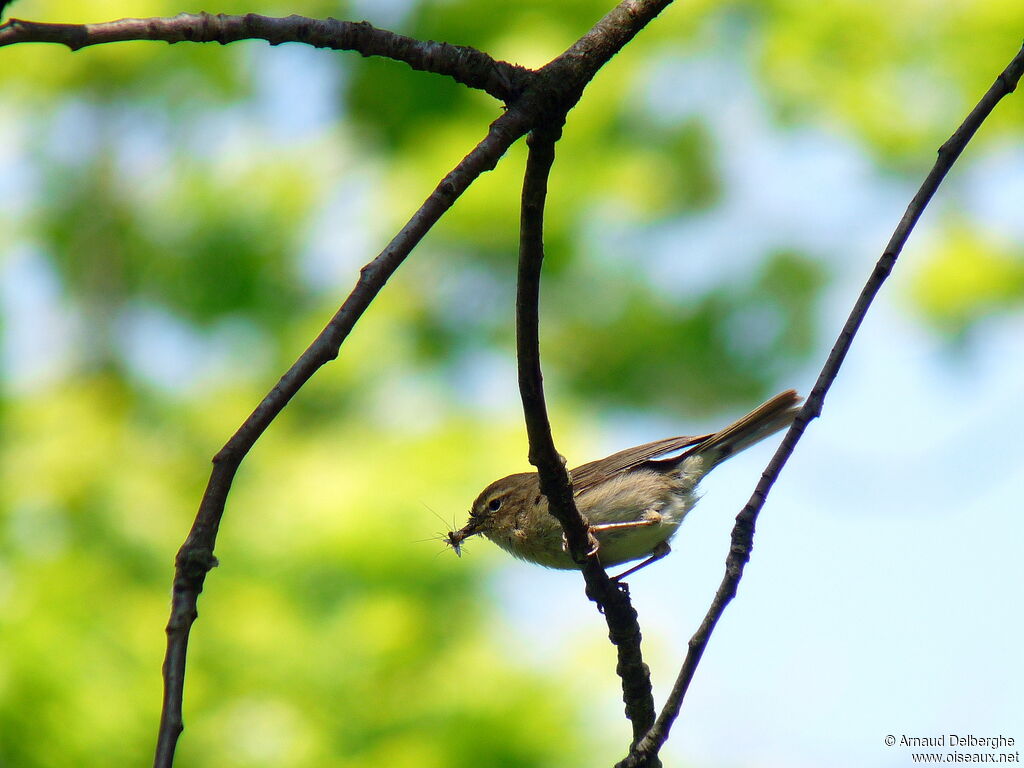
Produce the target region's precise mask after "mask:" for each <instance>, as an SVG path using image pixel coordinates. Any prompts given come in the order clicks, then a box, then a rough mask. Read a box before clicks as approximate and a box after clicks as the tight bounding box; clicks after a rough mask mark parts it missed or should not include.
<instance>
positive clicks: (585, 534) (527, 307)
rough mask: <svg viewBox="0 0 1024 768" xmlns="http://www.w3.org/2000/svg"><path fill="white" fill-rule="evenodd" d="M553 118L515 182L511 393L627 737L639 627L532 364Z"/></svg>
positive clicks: (638, 724)
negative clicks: (606, 654)
mask: <svg viewBox="0 0 1024 768" xmlns="http://www.w3.org/2000/svg"><path fill="white" fill-rule="evenodd" d="M560 135H561V123H558V124H556V125H551V124H546V125H544V126H541V127H537V128H534V130H533V131H532V132H531V133H530V135H529V137H528V138H527V144H528V145H529V148H530V151H529V155H528V157H527V161H526V175H525V178H524V181H523V198H522V218H521V222H520V229H519V280H518V284H517V290H516V356H517V358H518V362H519V391H520V394H521V396H522V400H523V414H524V416H525V419H526V431H527V434H528V436H529V439H530V463H531V464H533V465H534V466H535V467H537V475H538V477H539V479H540V490H541V493H543V494H544V495H545V496H546V497H547V499H548V504H549V508H550V510H551V514H552V515H553V516H554V517H555V518H557V519H558V521H559V522H560V523H561V524H562V528H563V529H564V531H565V537H566V541H567V542H568V546H569V552H570V554H571V555H572V558H573V560H575V561H576V562H577V563H579V564H580V566H581V568H582V569H583V577H584V579H585V580H586V584H587V596H588V597H589V598H590V599H591V600H593V601H594V602H595V603H597V605H598V607H599V608H600V609H601V611H602V612H603V613H604V617H605V621H606V622H607V623H608V636H609V638H610V639H611V641H612V643H613V644H614V645H615V648H616V651H617V653H618V657H619V663H618V665H617V667H616V671H617V672H618V674H619V676H620V677H621V678H622V698H623V701H624V702H625V705H626V717H628V718H629V720H630V722H631V723H632V725H633V742H634V743H635V742H636V741H637V740H638V739H639V738H640V737H641V736H643V735H644V734H645V733H647V731H648V729H649V728H650V727H651V725H653V723H654V697H653V694H652V691H651V674H650V670H649V669H648V668H647V665H646V664H644V661H643V656H642V655H641V651H640V639H641V636H640V625H639V623H638V621H637V614H636V610H634V609H633V606H632V604H631V603H630V600H629V595H628V594H627V593H626V592H625V591H624V590H623V589H620V588H619V587H618V586H617V585H616V584H615V583H614V582H612V581H611V580H610V579H609V578H608V574H607V573H605V570H604V568H603V567H602V566H601V563H600V560H599V559H598V554H597V548H596V547H595V546H594V543H595V542H594V539H593V537H592V536H591V534H590V529H589V527H588V525H587V521H586V520H584V518H583V516H582V515H581V514H580V512H579V510H578V509H577V508H576V502H575V500H574V499H573V491H572V480H571V478H570V477H569V473H568V472H567V471H566V469H565V459H564V458H562V456H560V455H559V453H558V451H557V450H556V449H555V443H554V439H553V438H552V436H551V423H550V421H549V420H548V412H547V406H546V404H545V402H544V382H543V376H542V375H541V366H540V338H539V336H540V334H539V325H540V322H539V303H540V274H541V267H542V265H543V262H544V202H545V198H546V196H547V182H548V175H549V173H550V171H551V164H552V163H553V162H554V159H555V142H556V141H557V140H558V138H559V136H560Z"/></svg>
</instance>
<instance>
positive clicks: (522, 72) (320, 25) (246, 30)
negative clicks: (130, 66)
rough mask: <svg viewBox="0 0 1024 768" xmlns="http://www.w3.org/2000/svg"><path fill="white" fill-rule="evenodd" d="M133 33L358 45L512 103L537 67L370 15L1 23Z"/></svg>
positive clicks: (79, 41)
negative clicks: (381, 23) (387, 25)
mask: <svg viewBox="0 0 1024 768" xmlns="http://www.w3.org/2000/svg"><path fill="white" fill-rule="evenodd" d="M127 40H163V41H164V42H167V43H172V44H173V43H180V42H192V43H220V44H221V45H226V44H227V43H234V42H237V41H238V40H266V41H267V42H268V43H270V44H271V45H280V44H281V43H305V44H306V45H312V46H315V47H317V48H332V49H334V50H343V51H357V52H359V53H361V54H362V55H363V56H383V57H385V58H389V59H394V60H395V61H402V62H405V63H406V64H408V65H409V66H410V67H412V68H413V69H417V70H421V71H423V72H433V73H436V74H439V75H447V76H448V77H451V78H453V79H454V80H455V81H456V82H459V83H462V84H463V85H467V86H469V87H471V88H479V89H480V90H483V91H486V92H487V93H489V94H490V95H491V96H493V97H494V98H496V99H499V100H500V101H504V102H509V101H512V100H514V99H515V97H516V96H517V95H518V94H519V93H520V92H521V91H522V89H523V87H524V86H525V85H526V82H527V81H528V80H529V78H530V76H531V75H532V73H531V72H530V70H528V69H526V68H525V67H520V66H518V65H515V64H509V63H508V62H507V61H498V60H495V59H492V58H491V57H490V56H488V55H487V54H486V53H483V52H482V51H478V50H477V49H476V48H470V47H469V46H465V45H451V44H450V43H438V42H434V41H433V40H428V41H422V40H415V39H413V38H411V37H406V36H405V35H399V34H397V33H395V32H390V31H389V30H386V29H378V28H377V27H374V26H373V25H371V24H370V23H368V22H365V21H360V22H352V21H338V20H337V19H331V18H328V19H311V18H307V17H305V16H295V15H292V16H288V17H285V18H275V17H271V16H260V15H258V14H255V13H249V14H246V15H245V16H229V15H226V14H222V13H218V14H211V13H198V14H191V13H180V14H178V15H177V16H174V17H173V18H149V19H118V20H117V21H108V22H104V23H100V24H44V23H42V22H36V21H23V20H21V19H10V20H9V21H8V22H7V23H6V24H4V25H3V26H0V46H4V45H14V44H15V43H59V44H61V45H66V46H67V47H68V48H70V49H71V50H73V51H77V50H78V49H80V48H85V47H86V46H90V45H99V44H101V43H117V42H124V41H127Z"/></svg>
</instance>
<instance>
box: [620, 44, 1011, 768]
mask: <svg viewBox="0 0 1024 768" xmlns="http://www.w3.org/2000/svg"><path fill="white" fill-rule="evenodd" d="M1022 74H1024V48H1022V49H1021V50H1020V51H1019V52H1018V53H1017V55H1016V56H1015V57H1014V58H1013V60H1012V61H1011V62H1010V63H1009V65H1007V67H1006V69H1004V70H1003V71H1002V72H1001V73H1000V75H999V76H998V77H997V78H996V80H995V82H994V83H993V84H992V86H991V87H990V88H989V89H988V91H986V92H985V95H984V96H982V98H981V101H979V102H978V104H977V105H976V106H975V107H974V109H973V110H971V113H970V114H969V115H968V116H967V117H966V118H965V119H964V121H963V123H962V124H961V125H960V127H959V128H957V129H956V131H955V132H954V133H953V135H952V136H951V137H950V138H949V140H948V141H946V143H945V144H943V145H942V146H941V147H939V152H938V155H939V156H938V158H937V159H936V161H935V165H934V166H932V169H931V171H930V172H929V174H928V176H927V177H926V178H925V180H924V182H923V183H922V184H921V187H920V189H918V191H917V194H916V195H914V198H913V200H911V201H910V204H909V205H908V206H907V210H906V212H905V213H904V214H903V218H902V219H901V220H900V223H899V224H898V225H897V227H896V230H895V231H894V232H893V234H892V237H891V238H890V239H889V243H888V244H887V245H886V247H885V250H884V251H883V252H882V256H881V257H880V258H879V260H878V262H877V263H876V264H875V268H874V270H873V271H872V273H871V276H870V277H869V278H868V280H867V283H865V285H864V288H863V290H861V293H860V296H859V297H858V298H857V301H856V303H855V304H854V306H853V309H852V310H851V312H850V316H849V317H848V318H847V320H846V324H845V325H844V326H843V330H842V332H841V333H840V334H839V338H838V339H837V340H836V343H835V345H834V346H833V347H832V351H831V352H830V353H829V356H828V359H827V360H826V361H825V365H824V366H823V367H822V369H821V373H819V374H818V379H817V381H815V383H814V388H813V389H812V390H811V394H810V395H809V396H808V398H807V402H806V403H804V406H803V408H801V409H800V413H798V414H797V417H796V419H795V420H794V422H793V425H792V426H791V427H790V428H789V431H788V432H787V433H786V436H785V438H784V439H783V441H782V444H781V445H780V446H779V448H778V450H777V451H776V452H775V455H774V456H772V458H771V461H770V462H769V463H768V466H767V467H766V468H765V470H764V472H763V473H762V474H761V479H760V481H759V482H758V484H757V487H756V488H755V489H754V492H753V494H752V495H751V497H750V500H749V501H748V502H747V504H746V506H744V507H743V509H742V511H741V512H740V513H739V515H738V516H737V517H736V525H735V526H734V528H733V532H732V546H731V547H730V549H729V556H728V558H727V559H726V561H725V576H724V577H723V579H722V582H721V584H720V585H719V587H718V591H717V592H716V593H715V597H714V600H712V602H711V607H710V608H709V609H708V612H707V614H706V615H705V616H704V620H703V621H702V622H701V625H700V627H699V628H698V629H697V631H696V633H694V635H693V637H692V638H691V639H690V642H689V646H688V648H687V652H686V658H685V660H684V661H683V666H682V668H681V669H680V670H679V675H678V677H677V678H676V682H675V684H674V685H673V686H672V691H671V692H670V693H669V696H668V699H667V700H666V702H665V706H664V708H663V709H662V711H661V714H660V715H659V716H658V720H657V722H656V723H655V725H654V727H653V728H652V729H651V731H650V733H648V734H647V735H646V736H645V737H644V738H643V739H642V740H641V741H640V742H639V743H638V744H636V746H635V747H634V749H633V751H632V752H631V753H630V754H629V756H628V757H627V758H626V759H625V760H623V761H622V762H621V763H619V768H634V767H635V766H643V765H652V763H651V762H650V760H651V759H652V758H654V757H656V756H657V754H658V750H659V749H660V748H661V746H662V744H664V743H665V740H666V739H667V738H668V735H669V731H670V730H671V728H672V724H673V723H674V722H675V719H676V718H677V717H678V716H679V711H680V709H681V708H682V705H683V698H684V697H685V696H686V691H687V690H688V689H689V686H690V682H691V681H692V680H693V676H694V673H695V672H696V671H697V665H698V664H699V663H700V659H701V656H702V655H703V653H704V649H705V648H706V647H707V644H708V641H709V640H710V639H711V633H712V632H713V631H714V629H715V625H716V624H717V623H718V620H719V619H720V618H721V617H722V614H723V613H724V612H725V608H726V606H727V605H728V604H729V602H730V601H731V600H732V599H733V598H734V597H735V596H736V590H737V588H738V587H739V582H740V579H741V578H742V576H743V568H744V566H745V565H746V564H747V562H748V561H749V560H750V552H751V550H752V549H753V547H754V527H755V525H756V523H757V516H758V513H759V512H760V511H761V508H762V507H763V506H764V502H765V500H766V499H767V497H768V493H769V491H770V490H771V488H772V486H773V485H774V484H775V480H776V479H777V478H778V476H779V473H780V472H781V471H782V468H783V467H784V466H785V465H786V462H787V461H788V460H789V457H790V456H791V455H792V453H793V449H794V448H796V445H797V443H798V442H799V440H800V438H801V436H802V435H803V433H804V429H805V428H806V427H807V425H808V423H810V422H811V421H812V420H813V419H816V418H817V417H818V416H820V415H821V408H822V405H823V403H824V401H825V395H826V394H827V393H828V390H829V389H830V388H831V386H832V382H834V381H835V379H836V376H837V375H838V373H839V369H840V368H841V367H842V364H843V360H845V359H846V354H847V352H849V350H850V346H851V345H852V344H853V339H854V337H855V336H856V335H857V331H858V329H859V328H860V325H861V323H862V322H863V320H864V317H865V316H866V315H867V311H868V309H869V308H870V307H871V303H872V302H873V301H874V299H875V296H876V295H877V294H878V291H879V289H881V287H882V283H884V282H885V280H886V278H888V277H889V274H890V273H891V272H892V269H893V267H894V266H895V264H896V259H897V258H898V257H899V255H900V252H901V251H902V250H903V246H904V245H906V242H907V240H908V238H909V237H910V233H911V232H912V231H913V229H914V226H915V225H916V224H917V222H918V220H919V219H920V218H921V214H923V213H924V209H925V208H926V207H927V206H928V203H929V202H930V201H931V199H932V197H933V196H934V194H935V191H936V190H937V189H938V188H939V185H940V184H941V183H942V180H943V179H944V178H945V177H946V174H947V173H949V170H950V168H952V167H953V163H955V162H956V161H957V158H959V157H960V154H961V153H962V152H963V150H964V147H966V146H967V143H968V142H969V141H970V140H971V138H972V137H973V136H974V134H975V133H976V132H977V130H978V128H980V127H981V124H982V123H983V122H984V121H985V119H986V118H987V117H988V116H989V114H991V112H992V110H993V109H994V108H995V106H996V104H998V103H999V102H1000V100H1002V98H1003V97H1004V96H1007V95H1008V94H1010V93H1013V91H1014V90H1015V89H1016V87H1017V83H1018V82H1019V81H1020V78H1021V76H1022Z"/></svg>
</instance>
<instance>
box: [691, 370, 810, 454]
mask: <svg viewBox="0 0 1024 768" xmlns="http://www.w3.org/2000/svg"><path fill="white" fill-rule="evenodd" d="M802 400H803V398H801V397H800V396H799V395H798V394H797V393H796V390H793V389H790V390H787V391H785V392H783V393H781V394H779V395H776V396H775V397H773V398H772V399H771V400H769V401H768V402H766V403H764V404H763V405H759V406H758V407H757V408H755V409H754V410H752V411H751V412H750V413H748V414H747V415H746V416H744V417H743V418H742V419H739V420H738V421H735V422H733V423H732V424H730V425H729V426H728V427H726V428H725V429H723V430H721V431H719V432H716V433H715V434H713V435H711V437H709V438H708V439H707V440H704V441H703V442H701V443H699V444H698V445H695V446H694V447H693V448H691V449H690V450H688V451H687V452H686V453H685V454H684V457H685V456H697V455H699V456H700V457H701V458H702V459H703V460H704V461H703V462H702V466H701V474H707V473H708V472H710V471H711V470H712V469H713V468H714V467H715V466H717V465H718V464H721V463H722V462H723V461H725V460H726V459H727V458H729V457H730V456H732V455H733V454H736V453H739V452H740V451H743V450H746V449H747V448H749V447H750V446H752V445H754V444H755V443H759V442H761V441H762V440H764V439H765V438H766V437H769V436H770V435H774V434H775V433H776V432H778V431H779V430H780V429H785V428H786V427H788V426H789V425H790V424H792V423H793V419H795V418H796V414H797V412H798V411H799V410H800V403H801V402H802ZM680 458H683V457H680Z"/></svg>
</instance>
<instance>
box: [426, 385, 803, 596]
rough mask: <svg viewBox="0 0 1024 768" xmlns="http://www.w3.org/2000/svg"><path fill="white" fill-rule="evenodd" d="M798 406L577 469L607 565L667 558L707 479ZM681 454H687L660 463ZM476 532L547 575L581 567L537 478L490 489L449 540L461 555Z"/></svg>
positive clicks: (580, 504)
mask: <svg viewBox="0 0 1024 768" xmlns="http://www.w3.org/2000/svg"><path fill="white" fill-rule="evenodd" d="M800 401H801V399H800V397H799V396H798V395H797V393H796V392H795V391H793V390H788V391H786V392H783V393H782V394H780V395H776V396H775V397H773V398H772V399H771V400H769V401H768V402H766V403H764V405H761V406H759V407H758V408H755V409H754V410H753V411H751V412H750V413H748V414H747V415H746V416H744V417H743V418H742V419H740V420H739V421H737V422H735V423H733V424H730V425H729V426H728V427H726V428H725V429H723V430H721V431H720V432H715V433H714V434H711V435H700V436H697V437H669V438H666V439H665V440H656V441H654V442H653V443H645V444H644V445H638V446H636V447H634V448H627V449H626V450H624V451H619V452H618V453H613V454H612V455H611V456H608V457H607V458H604V459H600V460H598V461H592V462H590V463H589V464H584V465H583V466H581V467H578V468H576V469H574V470H572V472H571V473H570V476H571V478H572V484H573V495H574V497H575V499H576V507H577V508H578V509H579V511H580V513H581V514H582V515H583V517H584V518H585V519H586V520H587V521H588V522H589V524H590V530H591V532H592V533H593V534H594V536H595V538H596V540H597V543H598V556H599V558H600V560H601V563H602V565H604V566H609V565H618V564H619V563H625V562H629V561H631V560H639V559H640V558H642V557H646V558H648V559H647V560H645V561H644V562H643V563H640V564H639V565H637V566H635V567H633V568H630V569H629V570H628V571H626V572H625V573H623V574H621V575H620V576H619V577H618V578H622V577H623V576H626V575H628V574H630V573H633V572H634V571H637V570H639V569H640V568H643V567H644V566H645V565H648V564H649V563H652V562H654V561H655V560H658V559H660V558H662V557H664V556H665V555H667V554H668V553H669V545H668V540H669V539H670V538H672V536H673V534H675V532H676V530H677V529H678V528H679V525H680V523H682V522H683V518H684V517H685V516H686V513H687V512H689V511H690V510H691V509H692V508H693V506H694V504H696V503H697V500H698V498H699V496H698V495H697V492H696V488H697V484H698V483H699V482H700V481H701V479H702V478H703V477H704V476H705V475H706V474H707V473H708V472H710V471H711V470H712V469H714V468H715V467H716V466H718V465H719V464H720V463H721V462H723V461H725V460H726V459H727V458H729V457H730V456H732V455H734V454H736V453H739V452H740V451H742V450H744V449H746V448H749V447H750V446H752V445H754V444H755V443H758V442H760V441H761V440H764V439H765V438H766V437H769V436H770V435H772V434H774V433H776V432H778V431H779V430H780V429H784V428H785V427H788V426H789V425H790V424H791V423H792V421H793V419H794V418H795V417H796V414H797V411H798V410H799V406H800ZM684 449H686V450H684ZM677 451H683V453H681V454H679V455H678V456H673V457H671V458H667V459H664V458H659V457H662V456H665V455H667V454H670V453H675V452H677ZM478 533H480V534H483V535H484V536H486V537H487V538H488V539H490V540H491V541H493V542H494V543H495V544H497V545H498V546H499V547H501V548H502V549H504V550H506V551H507V552H510V553H511V554H512V555H514V556H515V557H518V558H520V559H522V560H529V561H530V562H532V563H537V564H539V565H543V566H547V567H548V568H578V567H579V566H578V565H577V564H576V563H575V562H573V559H572V557H570V555H569V553H568V552H567V550H566V546H565V539H564V537H563V535H562V526H561V523H559V522H558V520H556V519H555V518H554V517H552V516H551V515H550V514H549V513H548V500H547V498H545V497H544V495H543V494H542V493H541V492H540V484H539V481H538V479H537V474H536V473H534V472H524V473H520V474H516V475H509V476H508V477H503V478H502V479H501V480H496V481H494V482H493V483H491V484H490V485H488V486H487V487H486V488H484V490H483V492H482V493H481V494H480V495H479V496H477V498H476V501H474V502H473V508H472V510H471V511H470V513H469V522H467V523H466V524H465V525H464V526H463V527H462V528H460V529H459V530H457V531H449V533H448V536H447V539H446V541H447V543H448V544H449V545H450V546H451V547H452V548H453V549H454V550H455V553H456V554H461V547H462V542H463V541H464V540H465V539H466V538H468V537H470V536H474V535H476V534H478Z"/></svg>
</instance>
